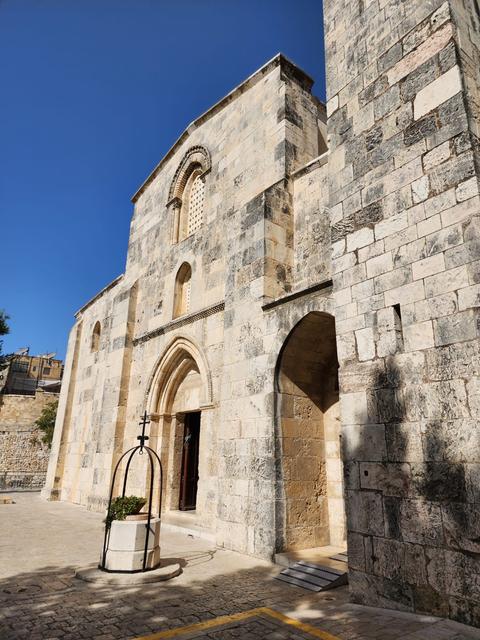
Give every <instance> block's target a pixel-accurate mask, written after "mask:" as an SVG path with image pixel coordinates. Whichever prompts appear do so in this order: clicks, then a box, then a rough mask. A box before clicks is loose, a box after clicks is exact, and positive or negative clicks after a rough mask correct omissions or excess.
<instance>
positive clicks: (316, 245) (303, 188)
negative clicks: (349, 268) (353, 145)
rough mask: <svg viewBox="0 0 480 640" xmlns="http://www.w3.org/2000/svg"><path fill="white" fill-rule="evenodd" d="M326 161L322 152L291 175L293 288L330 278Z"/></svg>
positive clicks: (325, 156) (300, 287)
mask: <svg viewBox="0 0 480 640" xmlns="http://www.w3.org/2000/svg"><path fill="white" fill-rule="evenodd" d="M327 160H328V154H326V153H325V154H323V155H321V156H320V157H319V158H317V159H315V160H313V161H311V162H309V163H308V164H307V165H306V166H305V167H302V168H300V169H298V170H297V171H296V172H295V173H294V174H293V176H292V178H293V211H294V236H293V238H294V241H293V251H294V265H293V272H294V273H293V280H294V289H295V290H298V289H304V288H306V287H309V286H312V285H315V284H317V283H319V282H325V281H326V280H329V279H330V278H331V249H330V214H329V210H328V167H327Z"/></svg>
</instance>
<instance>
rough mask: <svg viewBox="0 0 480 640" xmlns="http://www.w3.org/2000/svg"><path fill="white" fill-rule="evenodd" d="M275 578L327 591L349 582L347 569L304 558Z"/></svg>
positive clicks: (309, 588)
mask: <svg viewBox="0 0 480 640" xmlns="http://www.w3.org/2000/svg"><path fill="white" fill-rule="evenodd" d="M275 578H276V580H282V581H283V582H289V583H290V584H294V585H296V586H297V587H302V588H303V589H308V590H309V591H327V589H335V587H341V586H343V585H344V584H347V583H348V576H347V572H346V571H340V570H339V569H332V568H331V567H326V566H324V565H320V564H313V563H312V562H304V561H303V560H301V561H300V562H296V563H295V564H293V565H292V566H291V567H288V569H284V570H283V571H282V572H281V573H280V574H279V575H278V576H275Z"/></svg>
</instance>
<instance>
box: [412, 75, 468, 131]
mask: <svg viewBox="0 0 480 640" xmlns="http://www.w3.org/2000/svg"><path fill="white" fill-rule="evenodd" d="M461 90H462V80H461V76H460V69H459V67H458V65H456V66H455V67H452V68H451V69H450V70H449V71H447V72H446V73H444V74H443V75H442V76H440V77H439V78H437V79H436V80H434V81H433V82H431V83H430V84H428V85H427V86H426V87H424V88H423V89H421V90H420V91H419V92H418V93H417V96H416V98H415V101H414V103H413V110H414V117H415V120H418V119H419V118H422V117H423V116H424V115H426V114H427V113H428V112H429V111H432V109H435V108H436V107H438V106H439V105H441V104H443V103H444V102H446V101H447V100H448V99H449V98H452V97H453V96H454V95H456V94H457V93H459V91H461Z"/></svg>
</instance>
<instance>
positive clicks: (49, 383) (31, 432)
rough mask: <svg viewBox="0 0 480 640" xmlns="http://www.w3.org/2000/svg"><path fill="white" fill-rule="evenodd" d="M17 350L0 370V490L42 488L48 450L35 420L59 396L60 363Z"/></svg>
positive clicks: (61, 372)
mask: <svg viewBox="0 0 480 640" xmlns="http://www.w3.org/2000/svg"><path fill="white" fill-rule="evenodd" d="M54 356H55V354H54V353H49V354H46V355H39V356H31V355H29V350H28V349H22V350H19V351H17V352H16V353H15V354H14V355H13V356H11V357H10V358H8V359H6V361H5V362H4V363H3V364H2V365H1V367H0V490H8V491H11V490H12V489H41V488H42V487H43V485H44V483H45V475H46V471H47V465H48V456H49V453H50V449H49V447H48V445H46V444H44V443H43V442H42V435H43V434H42V433H41V432H40V431H39V430H38V429H37V426H36V424H35V421H36V420H37V419H38V418H39V417H40V414H41V413H42V410H43V409H44V408H45V407H47V406H48V405H49V404H51V403H52V402H56V401H57V400H58V397H59V393H60V387H61V383H62V374H63V362H62V361H61V360H57V359H55V358H54Z"/></svg>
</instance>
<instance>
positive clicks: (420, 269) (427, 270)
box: [412, 253, 445, 280]
mask: <svg viewBox="0 0 480 640" xmlns="http://www.w3.org/2000/svg"><path fill="white" fill-rule="evenodd" d="M444 270H445V258H444V256H443V253H437V254H436V255H434V256H430V257H429V258H425V259H424V260H419V261H418V262H414V263H413V265H412V272H413V279H414V280H419V279H420V278H426V277H428V276H433V275H434V274H435V273H439V272H440V271H444Z"/></svg>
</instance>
